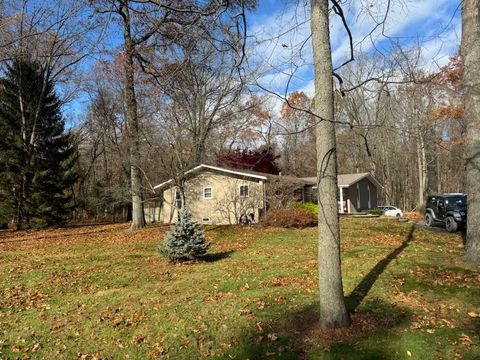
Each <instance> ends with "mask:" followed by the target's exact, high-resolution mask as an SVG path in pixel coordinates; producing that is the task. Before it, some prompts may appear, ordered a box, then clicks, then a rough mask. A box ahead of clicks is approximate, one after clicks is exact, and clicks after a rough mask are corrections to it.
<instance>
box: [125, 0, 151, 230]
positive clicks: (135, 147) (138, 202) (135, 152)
mask: <svg viewBox="0 0 480 360" xmlns="http://www.w3.org/2000/svg"><path fill="white" fill-rule="evenodd" d="M120 12H121V15H122V18H123V41H124V50H125V54H124V57H125V59H124V71H125V102H126V106H127V114H126V115H127V119H126V120H127V133H128V141H129V148H130V186H131V189H130V190H131V193H132V225H131V229H132V230H135V229H141V228H143V227H145V217H144V214H143V203H142V178H141V177H142V174H141V171H140V169H139V167H138V164H139V160H140V145H139V131H138V130H139V126H138V109H137V98H136V95H135V78H134V71H135V69H134V66H133V57H134V54H135V43H134V41H133V38H132V34H131V23H130V12H129V8H128V4H127V1H120Z"/></svg>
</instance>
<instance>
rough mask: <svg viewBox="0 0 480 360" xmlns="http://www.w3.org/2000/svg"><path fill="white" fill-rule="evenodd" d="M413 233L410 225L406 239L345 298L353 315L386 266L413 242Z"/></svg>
mask: <svg viewBox="0 0 480 360" xmlns="http://www.w3.org/2000/svg"><path fill="white" fill-rule="evenodd" d="M414 231H415V225H412V226H411V228H410V230H409V232H408V235H407V237H406V239H405V240H404V241H403V242H402V244H401V245H400V246H399V247H397V248H396V249H395V250H393V251H392V252H390V253H389V254H388V255H387V256H385V257H384V258H383V259H382V260H380V261H379V262H378V263H377V264H376V265H375V266H374V267H373V268H372V269H371V270H370V271H369V273H368V274H367V275H366V276H365V277H364V278H363V279H362V281H360V283H359V284H358V285H357V286H356V287H355V289H353V290H352V292H351V293H350V295H348V296H347V297H346V298H345V303H346V306H347V309H348V310H349V311H350V312H351V313H353V312H355V310H356V309H357V307H358V306H359V305H360V304H361V302H362V301H363V299H365V297H366V296H367V294H368V292H369V291H370V289H371V288H372V287H373V285H374V284H375V282H376V281H377V280H378V278H379V276H380V275H381V274H382V273H383V272H384V271H385V269H386V268H387V266H388V265H389V264H390V263H391V262H392V261H393V260H395V259H396V258H397V257H398V255H400V254H401V253H402V252H403V250H405V249H406V248H407V247H408V245H410V243H411V241H412V240H413V233H414Z"/></svg>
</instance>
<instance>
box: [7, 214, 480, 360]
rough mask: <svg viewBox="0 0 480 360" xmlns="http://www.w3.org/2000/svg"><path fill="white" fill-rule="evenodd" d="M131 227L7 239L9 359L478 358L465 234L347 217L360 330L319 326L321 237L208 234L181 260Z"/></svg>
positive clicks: (479, 329) (479, 321)
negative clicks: (198, 251) (199, 249)
mask: <svg viewBox="0 0 480 360" xmlns="http://www.w3.org/2000/svg"><path fill="white" fill-rule="evenodd" d="M127 228H128V226H127V225H103V226H84V227H77V228H71V229H64V230H47V231H36V232H17V233H13V232H6V231H3V232H0V359H10V358H12V359H13V358H15V359H16V358H20V359H22V358H37V359H42V358H44V359H55V358H58V359H76V358H82V359H99V358H102V359H116V358H130V359H145V358H152V359H155V358H169V359H196V358H202V357H210V358H218V359H252V360H253V359H307V358H308V359H455V358H463V359H480V339H479V333H480V273H479V271H478V270H479V269H478V268H474V267H471V266H468V265H466V264H464V263H463V261H462V254H463V244H462V238H461V236H460V235H452V234H447V233H443V232H431V231H427V230H424V229H419V228H413V227H412V225H411V224H408V223H401V222H397V221H396V220H388V219H342V222H341V228H342V238H343V240H342V254H343V277H344V288H345V295H346V297H347V305H348V307H349V309H350V310H351V312H352V318H353V325H352V326H351V327H350V328H348V329H342V330H330V331H320V330H319V328H318V326H317V318H318V305H317V303H318V301H317V298H318V287H317V279H318V274H317V264H316V229H314V228H310V229H304V230H283V229H256V228H239V227H218V228H211V229H209V230H208V231H207V236H208V238H209V240H210V241H211V242H212V244H213V245H212V247H211V250H210V255H209V257H208V258H207V260H208V261H205V262H199V263H191V264H184V265H172V264H169V263H168V262H167V261H166V260H165V259H164V258H162V257H160V256H159V255H158V254H157V252H156V246H157V245H158V244H160V243H161V241H162V236H163V234H164V232H165V231H166V229H167V228H166V227H160V226H153V227H149V228H147V229H145V230H141V231H138V232H135V233H131V232H129V231H128V230H127Z"/></svg>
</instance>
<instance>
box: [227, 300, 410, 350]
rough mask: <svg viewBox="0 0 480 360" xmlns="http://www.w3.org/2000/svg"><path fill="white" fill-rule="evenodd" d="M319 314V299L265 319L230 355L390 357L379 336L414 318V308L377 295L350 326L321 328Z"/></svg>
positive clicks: (389, 334)
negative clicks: (286, 312) (275, 317)
mask: <svg viewBox="0 0 480 360" xmlns="http://www.w3.org/2000/svg"><path fill="white" fill-rule="evenodd" d="M319 317H320V315H319V309H318V304H316V303H315V304H310V305H308V306H305V307H303V308H301V309H300V310H297V311H294V312H291V313H288V314H286V316H282V317H281V318H278V319H273V320H271V319H265V320H264V321H262V322H261V323H259V324H262V328H261V330H260V328H259V327H258V325H257V327H256V328H254V329H249V330H247V331H246V332H245V333H244V334H242V337H241V338H242V341H241V345H240V347H237V348H235V350H234V351H235V353H234V354H230V355H234V356H233V357H234V358H249V359H271V358H275V359H307V358H322V359H341V358H343V359H390V358H391V354H390V352H389V351H388V349H385V346H384V345H383V346H382V343H381V342H378V345H376V340H377V338H382V337H383V338H388V337H391V336H393V335H391V334H392V333H391V332H389V330H391V329H392V328H395V327H398V326H400V325H401V324H404V323H406V322H408V321H410V317H411V312H410V311H409V310H408V309H406V308H402V307H399V306H396V305H392V304H388V303H386V302H383V301H382V300H379V299H375V300H370V301H369V302H367V303H366V304H365V305H364V306H362V311H360V312H357V313H355V314H353V315H352V325H351V326H350V327H348V328H341V329H329V330H323V329H320V323H319ZM382 332H383V333H382ZM372 340H375V341H373V343H374V344H375V345H372ZM362 341H365V345H362ZM386 341H388V340H386ZM360 349H361V351H360ZM227 354H228V353H227ZM226 358H228V357H226Z"/></svg>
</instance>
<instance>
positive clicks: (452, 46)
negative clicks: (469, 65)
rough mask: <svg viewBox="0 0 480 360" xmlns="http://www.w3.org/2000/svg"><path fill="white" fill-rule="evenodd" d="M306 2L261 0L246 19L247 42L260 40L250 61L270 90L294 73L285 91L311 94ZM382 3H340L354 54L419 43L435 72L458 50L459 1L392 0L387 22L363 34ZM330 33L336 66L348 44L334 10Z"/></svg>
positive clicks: (425, 63)
mask: <svg viewBox="0 0 480 360" xmlns="http://www.w3.org/2000/svg"><path fill="white" fill-rule="evenodd" d="M304 3H305V1H296V0H290V1H274V0H264V1H260V4H259V8H258V9H257V11H256V12H255V13H253V14H252V15H251V17H250V19H249V35H250V36H251V43H252V44H253V43H258V42H260V45H256V46H255V47H254V50H252V51H251V53H250V59H251V62H252V63H253V64H254V66H255V67H256V68H259V67H263V70H262V71H263V72H262V75H261V77H260V80H259V83H260V84H262V85H263V86H265V87H267V88H269V89H271V90H273V91H276V92H280V93H283V92H284V91H285V89H286V81H287V80H288V79H289V77H290V75H291V74H293V78H292V80H291V84H290V87H289V89H288V90H289V91H293V90H305V91H307V92H308V93H313V71H312V66H311V58H312V50H311V46H310V42H309V41H307V42H306V43H304V42H305V40H307V38H308V35H309V33H310V23H309V21H308V19H309V16H310V15H309V6H305V4H304ZM307 3H308V2H307ZM386 4H387V0H369V1H367V0H351V1H349V2H346V4H345V5H344V12H345V13H346V18H347V22H348V25H349V27H350V29H351V31H352V34H353V38H354V48H355V51H356V52H361V53H374V52H376V51H382V52H383V53H384V54H386V53H388V52H389V50H390V49H391V46H392V42H395V43H398V44H401V45H402V47H404V48H409V47H412V46H420V48H421V53H422V62H421V66H422V68H423V69H424V70H426V71H432V72H433V71H437V70H438V69H439V67H441V66H443V65H445V64H446V62H447V61H448V57H449V56H451V55H453V54H454V53H455V52H456V51H457V50H458V47H459V45H460V36H461V13H460V7H459V6H460V1H452V0H419V1H412V0H401V1H400V0H391V2H390V4H391V5H390V11H389V13H388V15H387V20H386V22H385V26H384V27H378V28H377V29H376V30H375V31H374V32H373V33H372V34H371V37H370V36H369V37H366V36H367V35H369V34H370V32H371V31H372V30H373V29H374V28H375V25H376V23H375V21H378V20H379V19H382V18H383V17H384V16H385V9H386ZM298 24H300V25H298ZM330 32H331V33H330V37H331V43H332V58H333V62H334V64H337V65H338V64H341V63H342V62H343V61H344V60H346V59H347V58H348V50H349V46H348V37H347V34H346V32H345V30H344V29H343V28H342V26H341V24H340V22H339V17H338V16H336V15H334V14H332V15H331V26H330ZM254 40H255V41H254ZM302 44H304V45H303V46H302Z"/></svg>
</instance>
